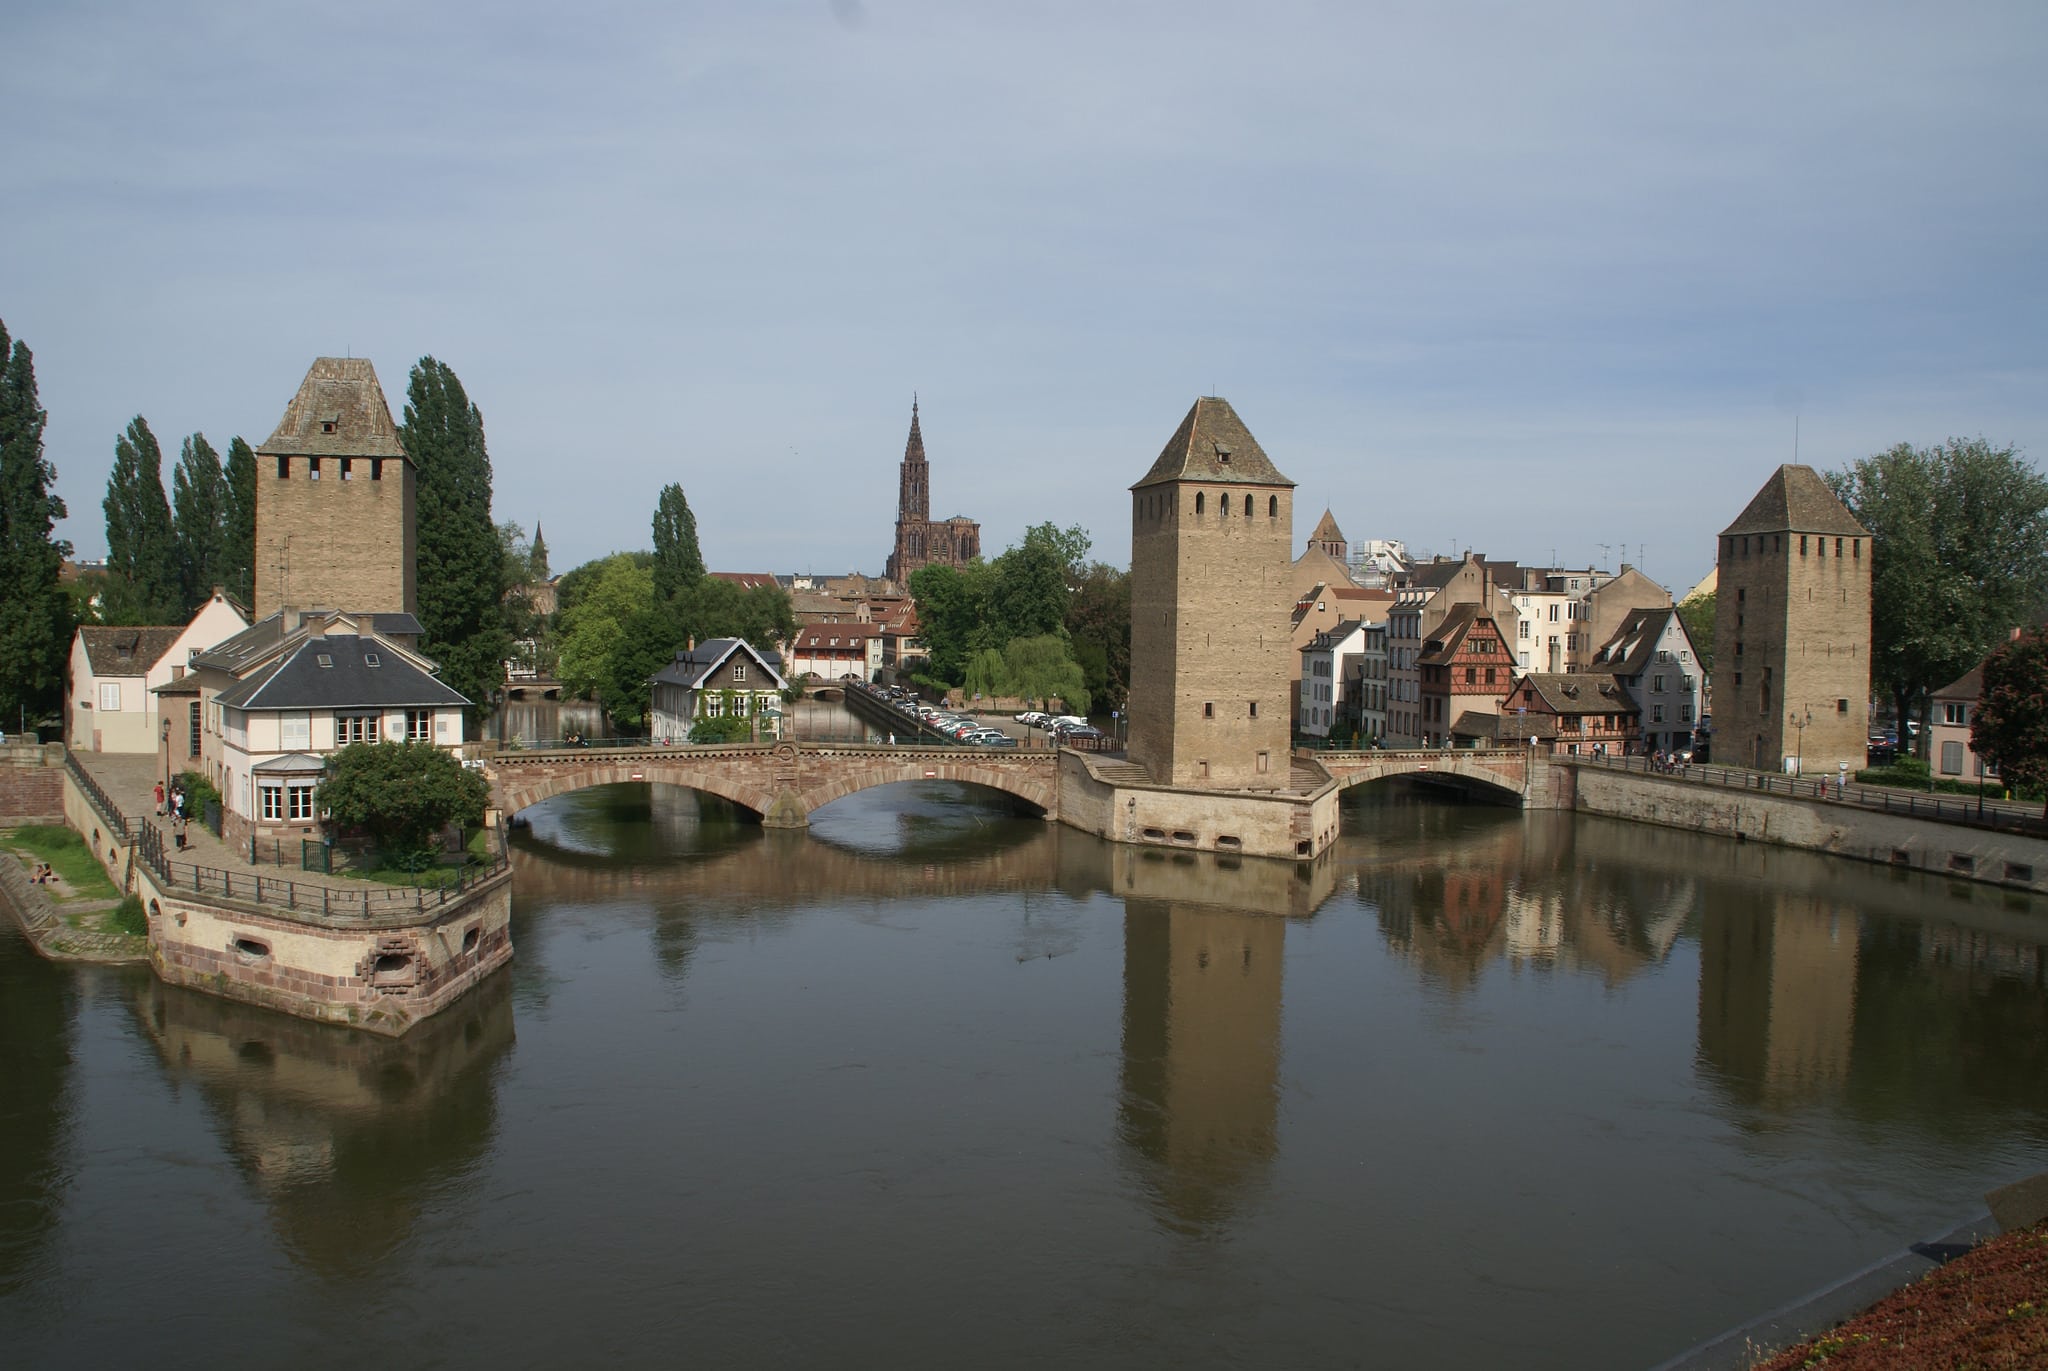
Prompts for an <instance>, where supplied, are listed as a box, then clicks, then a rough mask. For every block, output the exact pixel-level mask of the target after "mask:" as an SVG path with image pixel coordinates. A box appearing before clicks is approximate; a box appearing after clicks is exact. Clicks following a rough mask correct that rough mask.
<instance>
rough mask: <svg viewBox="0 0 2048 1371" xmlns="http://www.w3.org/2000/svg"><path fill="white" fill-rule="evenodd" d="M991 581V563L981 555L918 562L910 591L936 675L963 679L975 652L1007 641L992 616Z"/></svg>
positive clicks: (949, 681)
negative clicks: (955, 561) (954, 562)
mask: <svg viewBox="0 0 2048 1371" xmlns="http://www.w3.org/2000/svg"><path fill="white" fill-rule="evenodd" d="M990 581H991V576H990V573H989V568H988V567H987V566H986V565H985V564H984V563H982V562H980V561H979V560H977V561H972V562H969V563H967V564H966V565H965V566H958V567H950V566H927V567H919V568H918V569H917V570H916V571H913V572H911V573H910V594H911V597H912V598H913V599H915V600H916V601H917V622H918V632H919V633H920V635H922V637H923V639H924V644H925V654H926V658H927V663H928V664H927V666H926V674H927V676H928V677H929V678H930V679H931V680H933V681H935V682H937V683H939V684H942V685H958V684H959V683H960V682H961V681H963V680H965V679H966V678H967V659H968V657H969V656H970V655H972V654H973V653H974V652H975V651H977V650H978V649H981V648H985V647H995V648H999V647H1001V646H1002V645H1003V641H1004V640H1001V639H999V638H998V637H997V633H996V627H995V625H994V623H993V622H992V614H991V611H990V607H989V584H990Z"/></svg>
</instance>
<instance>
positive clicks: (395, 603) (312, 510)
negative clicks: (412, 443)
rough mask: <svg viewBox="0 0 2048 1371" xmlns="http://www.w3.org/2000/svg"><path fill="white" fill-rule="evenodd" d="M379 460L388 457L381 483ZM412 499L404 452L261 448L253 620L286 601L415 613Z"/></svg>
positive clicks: (305, 606) (308, 605)
mask: <svg viewBox="0 0 2048 1371" xmlns="http://www.w3.org/2000/svg"><path fill="white" fill-rule="evenodd" d="M280 460H283V461H284V462H285V472H286V474H285V475H284V476H279V475H278V462H279V461H280ZM316 460H317V461H318V463H319V467H320V479H318V480H317V481H316V480H314V479H313V476H312V469H313V464H314V462H315V461H316ZM373 461H381V463H382V466H381V479H379V480H372V479H371V476H372V475H373V473H374V472H375V471H376V468H375V467H373ZM344 463H347V465H348V471H347V473H346V477H347V478H346V479H343V476H344V473H343V470H342V468H343V464H344ZM415 500H416V491H415V486H414V475H413V468H412V463H411V462H408V461H404V460H402V459H399V458H392V457H385V458H381V459H372V458H368V457H354V458H342V457H321V458H317V459H316V458H311V457H287V458H283V459H280V458H278V457H277V456H275V455H273V454H270V453H258V454H257V457H256V568H255V570H256V605H255V610H256V617H257V618H259V619H261V618H264V617H266V616H267V615H270V614H274V613H276V612H277V610H278V609H280V608H282V607H283V606H285V605H295V606H298V607H300V608H303V609H312V608H323V609H343V610H367V611H372V612H377V613H395V612H399V611H403V612H405V613H414V612H416V611H417V610H418V608H419V604H418V599H417V596H416V595H415V587H414V580H413V565H414V553H415V543H414V539H415V529H414V522H415V519H414V505H415Z"/></svg>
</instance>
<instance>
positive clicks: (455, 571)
mask: <svg viewBox="0 0 2048 1371" xmlns="http://www.w3.org/2000/svg"><path fill="white" fill-rule="evenodd" d="M399 441H400V442H402V443H403V444H404V445H405V451H406V455H407V456H409V457H411V458H412V460H413V464H414V465H415V466H416V467H417V468H418V470H419V477H418V479H419V487H418V490H419V496H418V500H419V504H418V522H419V543H418V556H417V561H416V566H417V575H418V585H419V609H420V613H419V618H420V627H421V628H422V629H423V630H425V632H424V634H423V636H422V640H421V643H420V646H421V649H422V650H423V651H425V652H426V653H427V655H429V656H431V657H434V658H436V659H437V660H438V661H439V662H440V663H441V679H443V680H444V681H446V682H447V683H448V684H449V685H450V686H452V687H454V688H455V689H456V690H459V691H461V692H462V693H463V694H464V695H466V696H468V697H469V698H470V700H471V701H473V702H474V703H475V704H476V705H477V706H479V707H480V708H487V707H488V704H489V701H490V700H491V698H492V695H493V694H494V692H496V690H497V688H498V687H499V686H500V685H501V684H503V682H504V679H505V665H504V664H505V658H506V656H507V655H508V653H509V651H510V648H511V637H510V635H509V634H508V633H507V632H506V630H505V619H504V610H503V608H502V603H503V600H504V598H505V560H504V549H503V548H502V547H500V545H499V543H498V530H497V526H496V525H495V524H493V523H492V522H491V457H490V452H489V450H488V449H487V448H486V446H485V443H484V417H483V413H482V411H480V410H479V409H478V408H477V407H476V406H475V405H474V404H472V403H470V399H469V396H468V395H467V394H466V393H464V391H463V389H462V382H461V381H460V380H458V379H457V378H456V375H455V372H454V370H453V369H452V368H451V367H449V366H448V364H447V363H445V362H440V361H437V360H435V359H434V358H432V357H422V358H421V359H420V360H419V363H418V365H416V366H414V367H413V369H412V376H411V380H410V382H409V383H408V385H407V387H406V400H405V423H404V425H403V426H402V427H401V428H400V429H399Z"/></svg>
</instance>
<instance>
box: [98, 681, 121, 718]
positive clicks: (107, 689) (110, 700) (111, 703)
mask: <svg viewBox="0 0 2048 1371" xmlns="http://www.w3.org/2000/svg"><path fill="white" fill-rule="evenodd" d="M100 712H101V713H102V714H119V713H120V712H121V683H120V682H119V681H101V682H100Z"/></svg>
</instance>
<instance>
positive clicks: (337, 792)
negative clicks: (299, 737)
mask: <svg viewBox="0 0 2048 1371" xmlns="http://www.w3.org/2000/svg"><path fill="white" fill-rule="evenodd" d="M314 798H315V802H316V803H317V804H318V805H319V806H320V807H321V808H322V809H324V810H326V811H327V812H328V814H330V815H331V816H332V817H333V819H334V821H335V822H337V823H340V824H343V825H346V826H348V827H351V828H364V829H368V830H369V832H370V835H371V836H372V837H373V838H375V839H376V841H377V845H378V846H379V847H380V848H383V849H384V850H385V851H387V852H392V853H406V854H410V853H417V852H421V851H425V850H427V849H429V848H431V847H432V846H433V842H434V836H435V835H436V834H437V833H439V832H440V831H441V830H442V829H444V828H446V827H447V826H448V825H449V824H461V825H463V826H464V827H466V828H473V827H475V826H476V825H478V824H481V823H482V822H483V818H484V806H485V804H486V803H488V802H489V800H490V786H489V784H488V783H487V782H486V781H485V780H484V778H483V773H481V772H477V771H470V770H467V769H466V768H465V767H464V766H463V765H462V763H461V762H460V761H458V760H456V758H455V757H454V756H453V755H452V754H450V753H447V752H444V751H442V750H441V749H440V748H438V747H435V746H434V745H433V744H432V743H351V744H349V745H348V746H347V747H345V748H343V749H341V751H339V752H337V753H335V754H334V755H333V756H331V757H329V758H328V759H327V774H326V776H325V778H324V779H323V780H322V781H321V782H320V789H319V791H318V793H317V794H316V795H315V797H314Z"/></svg>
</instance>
